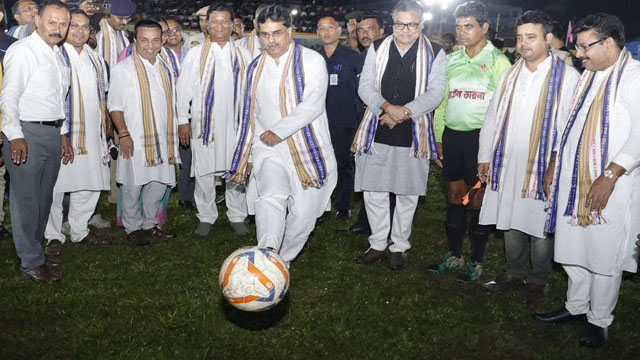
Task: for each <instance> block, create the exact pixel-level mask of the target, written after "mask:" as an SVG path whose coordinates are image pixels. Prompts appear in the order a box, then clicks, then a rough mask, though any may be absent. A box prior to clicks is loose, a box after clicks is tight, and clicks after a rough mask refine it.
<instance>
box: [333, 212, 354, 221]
mask: <svg viewBox="0 0 640 360" xmlns="http://www.w3.org/2000/svg"><path fill="white" fill-rule="evenodd" d="M349 219H351V210H338V211H336V220H340V221H345V220H349Z"/></svg>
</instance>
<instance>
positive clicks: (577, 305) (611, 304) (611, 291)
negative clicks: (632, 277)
mask: <svg viewBox="0 0 640 360" xmlns="http://www.w3.org/2000/svg"><path fill="white" fill-rule="evenodd" d="M563 268H564V271H566V273H567V275H568V276H569V281H568V287H567V301H566V302H565V307H566V308H567V310H569V312H570V313H571V314H572V315H578V314H587V320H588V321H589V322H590V323H592V324H594V325H596V326H599V327H602V328H606V327H608V326H609V325H611V323H612V322H613V315H612V313H613V310H614V309H615V308H616V303H617V302H618V296H619V295H620V283H621V281H622V271H619V272H616V273H615V274H613V275H600V274H596V273H593V272H591V271H589V270H588V269H585V268H583V267H581V266H576V265H563Z"/></svg>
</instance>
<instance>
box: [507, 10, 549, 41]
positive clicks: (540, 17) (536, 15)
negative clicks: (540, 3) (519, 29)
mask: <svg viewBox="0 0 640 360" xmlns="http://www.w3.org/2000/svg"><path fill="white" fill-rule="evenodd" d="M524 24H540V25H542V28H543V29H544V34H545V35H547V34H549V33H553V26H554V24H555V22H554V21H553V19H552V18H551V16H549V14H547V13H546V12H544V11H542V10H529V11H527V12H525V13H524V14H522V15H520V17H519V18H518V19H517V20H516V26H521V25H524Z"/></svg>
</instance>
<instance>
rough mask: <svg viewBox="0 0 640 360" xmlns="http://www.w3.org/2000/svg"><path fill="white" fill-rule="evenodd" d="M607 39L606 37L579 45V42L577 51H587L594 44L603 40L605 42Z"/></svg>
mask: <svg viewBox="0 0 640 360" xmlns="http://www.w3.org/2000/svg"><path fill="white" fill-rule="evenodd" d="M605 40H606V39H600V40H598V41H594V42H592V43H591V44H587V45H578V44H576V51H582V52H585V51H587V50H589V48H590V47H592V46H594V45H597V44H599V43H601V42H603V41H605Z"/></svg>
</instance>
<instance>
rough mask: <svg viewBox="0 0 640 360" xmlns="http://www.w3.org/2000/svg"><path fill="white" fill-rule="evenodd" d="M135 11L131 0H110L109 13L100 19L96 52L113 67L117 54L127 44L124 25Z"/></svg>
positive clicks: (116, 61)
mask: <svg viewBox="0 0 640 360" xmlns="http://www.w3.org/2000/svg"><path fill="white" fill-rule="evenodd" d="M135 11H136V5H135V4H134V3H133V2H131V0H112V1H111V13H110V14H109V15H107V16H106V17H104V18H103V19H102V20H100V32H98V35H97V36H96V38H97V40H98V54H100V55H101V56H102V57H104V60H105V61H106V62H107V64H108V65H109V68H113V67H114V66H115V65H116V64H117V63H118V56H119V55H120V53H121V52H122V50H123V49H125V48H126V47H127V46H129V36H128V35H127V31H126V26H127V24H128V23H129V21H130V20H131V17H132V16H133V14H134V13H135Z"/></svg>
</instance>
